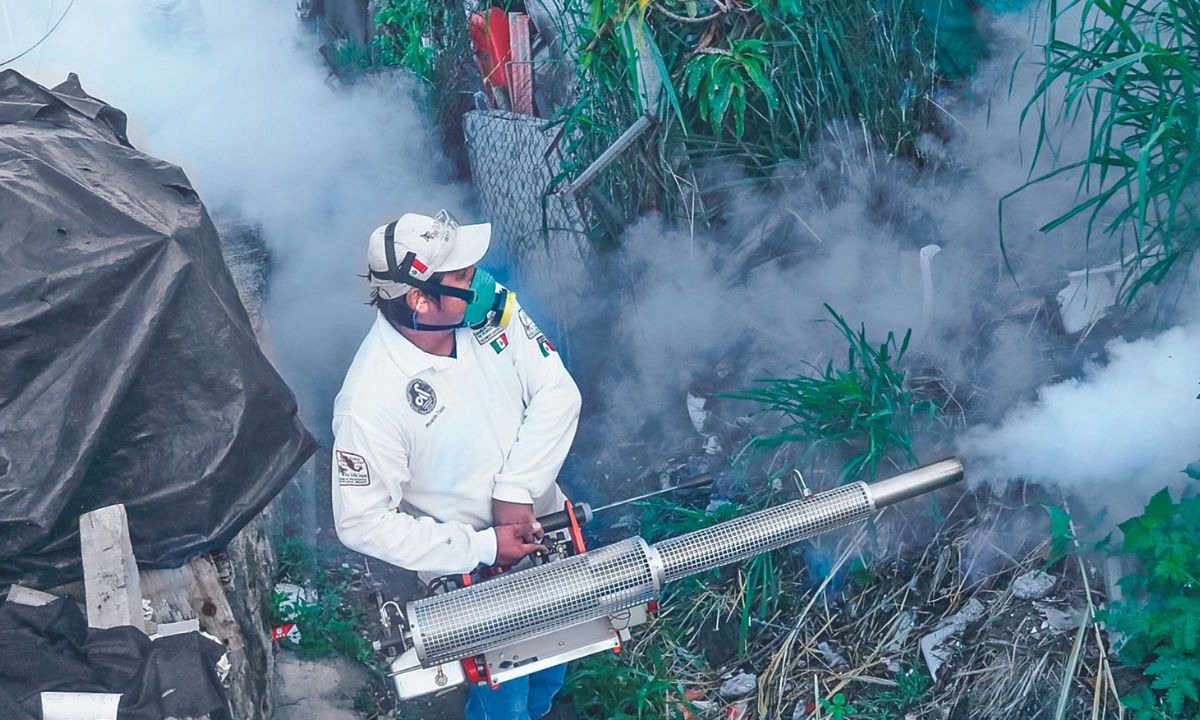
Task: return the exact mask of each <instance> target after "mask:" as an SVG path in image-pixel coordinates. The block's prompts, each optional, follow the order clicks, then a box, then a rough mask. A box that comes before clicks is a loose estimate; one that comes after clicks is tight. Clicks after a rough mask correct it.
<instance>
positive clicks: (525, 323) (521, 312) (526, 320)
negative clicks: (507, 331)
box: [517, 308, 542, 340]
mask: <svg viewBox="0 0 1200 720" xmlns="http://www.w3.org/2000/svg"><path fill="white" fill-rule="evenodd" d="M517 317H518V318H520V319H521V326H522V327H524V328H525V337H527V338H529V339H530V340H532V339H534V338H535V337H537V336H538V335H541V334H542V331H541V330H538V326H537V324H536V323H534V322H533V318H531V317H529V316H528V315H526V314H525V308H519V309H518V310H517Z"/></svg>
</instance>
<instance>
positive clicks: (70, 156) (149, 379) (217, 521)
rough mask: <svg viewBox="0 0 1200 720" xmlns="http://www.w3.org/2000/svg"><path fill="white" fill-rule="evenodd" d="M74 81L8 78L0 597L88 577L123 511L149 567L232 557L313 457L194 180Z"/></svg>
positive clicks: (4, 89)
mask: <svg viewBox="0 0 1200 720" xmlns="http://www.w3.org/2000/svg"><path fill="white" fill-rule="evenodd" d="M125 123H126V118H125V115H124V113H122V112H121V111H119V110H117V109H115V108H113V107H111V106H108V105H106V104H105V103H103V102H101V101H99V100H96V99H95V98H92V97H90V96H88V95H87V94H86V93H85V92H84V91H83V89H82V88H81V87H80V84H79V81H78V79H77V78H76V77H75V76H74V75H72V76H71V77H70V78H68V79H67V81H66V82H64V83H63V84H61V85H59V86H57V87H55V88H53V89H49V90H48V89H46V88H44V87H42V86H41V85H38V84H37V83H35V82H33V81H31V80H29V79H27V78H25V77H24V76H22V75H20V74H19V73H17V72H15V71H12V70H5V71H3V72H0V584H7V583H8V582H11V581H14V580H17V579H22V580H24V581H25V582H34V583H37V584H41V585H49V584H55V583H58V582H65V581H68V580H71V579H74V578H76V577H78V575H79V564H80V548H79V534H78V521H79V516H80V514H82V513H84V512H87V511H89V510H93V509H95V508H98V507H103V506H105V505H110V504H113V503H118V502H120V503H124V504H125V507H126V511H127V513H128V516H129V529H130V535H131V536H132V539H133V547H134V553H135V554H136V556H137V558H138V561H139V563H140V564H142V565H143V566H144V567H174V566H178V565H180V564H182V563H184V562H186V561H187V560H188V559H189V558H190V557H192V556H194V555H196V554H197V553H199V552H201V551H204V550H208V549H212V548H214V547H218V546H221V545H223V544H225V543H227V542H228V541H229V540H230V539H231V538H232V537H233V536H234V535H235V534H236V533H237V531H238V530H239V529H241V528H242V527H243V526H244V525H245V523H246V522H248V521H249V520H250V519H251V518H252V517H253V516H254V515H256V514H257V513H258V512H259V511H261V510H262V508H263V507H264V506H265V505H266V504H267V503H268V502H269V501H270V500H271V498H273V497H274V496H275V495H276V494H277V493H278V492H279V491H280V490H281V489H282V487H283V485H284V484H285V483H286V482H287V481H288V479H289V478H290V477H291V476H292V475H293V474H294V473H295V471H296V470H297V469H298V468H299V466H300V465H301V464H302V463H303V462H304V460H305V459H307V458H308V456H309V455H311V454H312V452H313V449H314V445H315V443H314V441H313V438H312V436H311V435H309V433H308V432H307V431H306V430H305V429H304V427H303V425H302V424H301V422H300V420H299V418H298V416H297V408H296V400H295V397H294V396H293V394H292V392H291V390H290V389H289V388H288V387H287V385H286V384H285V383H284V381H283V380H282V379H281V378H280V377H279V375H278V373H276V371H275V369H274V368H273V367H272V366H271V364H270V362H269V361H268V360H267V358H266V357H265V356H264V355H263V352H262V350H261V349H260V347H259V344H258V342H257V340H256V338H255V335H254V332H253V330H252V328H251V326H250V320H249V318H248V316H247V314H246V311H245V308H244V307H243V306H242V304H241V301H240V300H239V298H238V293H237V289H236V287H235V286H234V284H233V280H232V278H231V276H230V273H229V269H228V268H227V267H226V265H225V262H224V260H223V258H222V256H221V248H220V238H219V236H218V234H217V230H216V228H215V227H214V225H213V223H212V221H211V219H210V218H209V216H208V213H207V211H206V210H205V208H204V205H203V204H202V203H201V202H200V198H199V196H198V195H197V193H196V191H195V190H194V189H192V186H191V183H190V182H189V181H188V179H187V177H186V176H185V175H184V173H183V171H182V170H181V169H180V168H178V167H176V166H174V165H171V164H169V163H166V162H163V161H161V160H158V159H155V158H153V157H150V156H147V155H145V154H143V153H142V152H139V151H138V150H137V149H135V148H134V147H133V146H132V145H131V144H130V142H129V140H128V138H127V137H126V134H125Z"/></svg>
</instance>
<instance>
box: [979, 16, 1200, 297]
mask: <svg viewBox="0 0 1200 720" xmlns="http://www.w3.org/2000/svg"><path fill="white" fill-rule="evenodd" d="M1050 10H1051V17H1052V20H1051V23H1050V40H1049V42H1048V43H1047V44H1046V45H1045V47H1044V51H1045V69H1044V71H1043V74H1042V77H1041V81H1040V83H1039V84H1038V86H1037V88H1036V91H1035V92H1034V94H1033V97H1032V98H1031V99H1030V101H1029V104H1028V105H1027V106H1026V108H1025V111H1024V113H1023V114H1022V122H1024V120H1025V118H1026V116H1027V115H1028V114H1029V113H1030V112H1031V111H1033V110H1034V109H1035V108H1036V109H1037V111H1038V112H1037V119H1038V122H1039V134H1038V143H1037V150H1036V152H1035V155H1034V165H1035V166H1036V163H1037V157H1038V155H1040V154H1041V153H1042V152H1048V151H1050V150H1051V149H1052V148H1051V144H1050V143H1051V141H1050V139H1049V138H1050V136H1049V133H1048V130H1047V128H1048V126H1049V125H1051V124H1052V123H1053V122H1054V121H1055V120H1056V119H1059V118H1069V119H1072V120H1075V119H1076V118H1078V119H1079V120H1081V121H1082V122H1086V123H1087V124H1088V129H1089V132H1090V138H1091V140H1090V143H1089V145H1088V149H1087V151H1086V155H1085V157H1083V158H1082V159H1080V160H1077V161H1075V162H1072V163H1069V164H1067V165H1064V166H1063V167H1059V168H1056V169H1054V170H1052V171H1050V172H1048V173H1045V174H1043V175H1040V176H1038V177H1035V178H1033V179H1031V180H1030V181H1028V182H1027V183H1025V184H1024V185H1023V186H1021V187H1020V188H1018V189H1017V190H1015V191H1013V193H1010V194H1009V196H1011V195H1012V194H1015V193H1017V192H1020V191H1022V190H1024V189H1026V188H1028V187H1030V186H1033V185H1037V184H1038V183H1042V182H1045V181H1047V180H1049V179H1051V178H1053V177H1055V176H1057V175H1059V174H1062V173H1066V172H1075V171H1078V172H1079V173H1080V177H1079V186H1078V190H1079V193H1080V194H1081V195H1082V196H1083V197H1082V199H1081V200H1080V201H1079V202H1078V203H1077V204H1076V205H1075V206H1074V207H1072V208H1071V209H1070V210H1068V211H1067V212H1065V213H1063V214H1062V215H1061V216H1059V217H1058V218H1056V219H1054V220H1053V221H1051V222H1049V223H1047V224H1046V225H1045V226H1043V227H1042V228H1041V230H1042V231H1043V232H1049V231H1051V230H1053V229H1055V228H1057V227H1059V226H1061V225H1063V224H1064V223H1066V222H1067V221H1069V220H1071V219H1072V218H1075V217H1076V216H1081V215H1082V216H1085V217H1086V218H1087V234H1086V241H1088V242H1090V240H1091V238H1092V237H1093V234H1094V231H1095V229H1096V224H1097V223H1099V224H1100V230H1101V231H1102V232H1103V233H1104V234H1106V235H1115V236H1118V237H1119V238H1120V239H1121V241H1122V245H1125V244H1126V242H1127V241H1128V236H1129V235H1130V234H1131V235H1132V241H1133V243H1132V244H1133V247H1132V252H1131V253H1130V254H1129V255H1128V256H1127V257H1124V258H1123V259H1122V262H1123V264H1124V267H1125V277H1124V282H1123V283H1122V287H1121V290H1122V294H1123V296H1124V297H1125V299H1126V301H1132V300H1133V298H1134V296H1135V295H1136V294H1137V293H1138V291H1139V290H1141V289H1142V288H1144V287H1145V286H1146V285H1148V284H1156V283H1159V282H1161V281H1162V280H1163V279H1164V278H1165V277H1167V275H1168V274H1169V273H1170V272H1171V270H1172V269H1173V268H1176V267H1183V266H1185V265H1186V261H1187V259H1188V258H1190V257H1191V256H1192V255H1193V254H1194V253H1195V252H1196V251H1197V249H1200V218H1198V217H1197V203H1198V200H1200V197H1198V193H1200V183H1198V181H1200V2H1197V0H1072V1H1071V2H1067V3H1065V4H1060V3H1059V2H1058V1H1057V0H1051V2H1050ZM1080 13H1082V31H1081V33H1080V34H1079V35H1078V40H1073V39H1070V38H1073V37H1075V32H1076V28H1075V22H1076V21H1075V18H1076V17H1077V15H1078V14H1080ZM1067 19H1069V20H1070V22H1071V25H1070V26H1069V27H1067V28H1066V33H1067V35H1066V37H1067V39H1063V38H1060V37H1059V35H1060V31H1061V27H1060V25H1061V24H1062V22H1063V21H1064V20H1067ZM1056 88H1061V90H1062V91H1064V92H1065V101H1064V102H1063V103H1061V104H1059V103H1057V102H1052V101H1051V96H1050V93H1051V91H1052V90H1054V89H1056ZM1052 108H1053V110H1052ZM1055 113H1057V114H1058V117H1057V118H1056V117H1055V116H1054V115H1055ZM1007 197H1008V196H1006V199H1007ZM1003 202H1004V201H1003V200H1001V220H1002V221H1003ZM1002 227H1003V224H1002ZM1001 242H1002V245H1003V236H1001ZM1122 254H1124V252H1123V253H1122Z"/></svg>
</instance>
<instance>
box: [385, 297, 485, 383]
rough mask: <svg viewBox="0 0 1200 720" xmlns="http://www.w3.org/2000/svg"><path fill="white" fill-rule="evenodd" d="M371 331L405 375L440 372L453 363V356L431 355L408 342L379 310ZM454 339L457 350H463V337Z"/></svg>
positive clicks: (450, 366)
mask: <svg viewBox="0 0 1200 720" xmlns="http://www.w3.org/2000/svg"><path fill="white" fill-rule="evenodd" d="M371 332H373V333H376V334H377V335H378V336H379V338H380V341H381V342H382V343H383V347H384V350H386V351H387V354H388V357H390V358H391V359H392V362H394V363H396V367H398V368H400V372H402V373H404V375H405V376H406V377H416V376H417V375H419V374H421V373H422V372H424V371H426V370H430V369H432V370H434V371H435V372H441V371H442V370H447V369H449V368H452V367H454V365H455V362H456V359H455V358H452V357H443V356H441V355H432V354H430V353H427V352H425V351H424V350H422V349H421V348H419V347H417V346H416V345H413V344H412V343H411V342H409V340H408V338H406V337H404V336H403V335H401V334H400V332H399V331H398V330H396V328H394V327H392V324H391V323H389V322H388V321H387V318H385V317H384V316H383V313H381V312H378V311H376V313H375V325H374V327H372V328H371ZM455 333H459V331H458V330H455ZM455 339H456V342H457V347H458V351H459V353H461V352H462V351H463V338H462V337H461V335H460V336H458V337H456V338H455Z"/></svg>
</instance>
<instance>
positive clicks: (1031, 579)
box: [1012, 570, 1058, 600]
mask: <svg viewBox="0 0 1200 720" xmlns="http://www.w3.org/2000/svg"><path fill="white" fill-rule="evenodd" d="M1056 582H1058V578H1056V577H1054V576H1053V575H1049V574H1047V573H1045V572H1043V571H1041V570H1030V571H1029V572H1027V573H1025V574H1024V575H1022V576H1021V577H1019V578H1017V579H1016V580H1014V581H1013V584H1012V591H1013V597H1018V598H1020V599H1022V600H1040V599H1042V598H1044V597H1046V595H1048V594H1049V593H1050V590H1051V589H1052V588H1053V587H1054V584H1055V583H1056Z"/></svg>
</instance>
